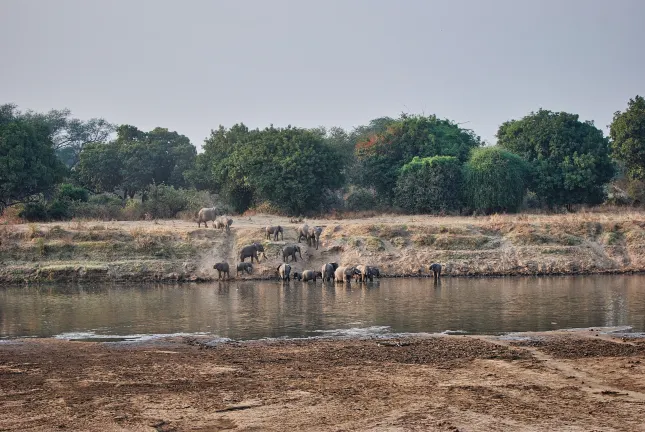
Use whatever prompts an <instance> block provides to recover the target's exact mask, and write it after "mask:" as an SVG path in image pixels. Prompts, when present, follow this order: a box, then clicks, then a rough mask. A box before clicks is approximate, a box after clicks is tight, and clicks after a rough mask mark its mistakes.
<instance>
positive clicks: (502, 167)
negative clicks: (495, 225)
mask: <svg viewBox="0 0 645 432" xmlns="http://www.w3.org/2000/svg"><path fill="white" fill-rule="evenodd" d="M463 172H464V198H465V201H466V203H467V205H468V206H469V208H470V209H471V210H476V211H480V212H484V213H486V214H490V213H493V212H499V213H503V212H516V211H518V210H519V209H520V206H521V205H522V201H523V199H524V195H525V194H526V183H527V178H528V176H529V172H530V169H529V166H528V164H527V162H526V161H525V160H523V159H522V158H521V157H519V156H518V155H516V154H513V153H511V152H509V151H508V150H504V149H502V148H500V147H483V148H479V149H475V150H473V152H472V154H471V156H470V159H468V161H467V162H466V163H465V164H464V168H463Z"/></svg>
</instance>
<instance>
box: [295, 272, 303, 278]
mask: <svg viewBox="0 0 645 432" xmlns="http://www.w3.org/2000/svg"><path fill="white" fill-rule="evenodd" d="M293 280H302V275H301V274H300V273H298V272H293Z"/></svg>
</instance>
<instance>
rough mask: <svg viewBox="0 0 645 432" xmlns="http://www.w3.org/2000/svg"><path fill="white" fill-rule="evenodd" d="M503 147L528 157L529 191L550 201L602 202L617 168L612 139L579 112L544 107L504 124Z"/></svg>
mask: <svg viewBox="0 0 645 432" xmlns="http://www.w3.org/2000/svg"><path fill="white" fill-rule="evenodd" d="M497 139H498V145H500V146H501V147H503V148H505V149H508V150H510V151H511V152H513V153H515V154H517V155H519V156H520V157H522V158H523V159H524V160H526V161H528V162H529V163H530V165H531V168H532V170H533V182H532V184H531V185H530V189H531V190H532V191H533V192H535V193H536V194H537V196H538V197H539V198H540V199H541V200H542V201H544V202H545V203H546V204H547V205H549V206H550V207H551V206H554V205H566V206H567V207H568V208H570V206H571V205H572V204H599V203H601V202H602V201H603V199H604V195H605V192H604V185H605V184H606V183H607V182H608V181H609V180H611V178H612V177H613V175H614V172H615V168H614V165H613V163H612V161H611V159H610V157H609V141H608V139H607V138H605V137H604V136H603V133H602V131H601V130H600V129H598V128H596V127H595V126H594V124H593V122H591V121H587V122H581V121H580V120H579V119H578V115H577V114H569V113H565V112H558V113H555V112H551V111H547V110H543V109H540V110H539V111H538V112H537V113H531V114H529V115H528V116H526V117H524V118H522V119H521V120H512V121H509V122H505V123H503V124H502V125H501V126H500V127H499V130H498V132H497Z"/></svg>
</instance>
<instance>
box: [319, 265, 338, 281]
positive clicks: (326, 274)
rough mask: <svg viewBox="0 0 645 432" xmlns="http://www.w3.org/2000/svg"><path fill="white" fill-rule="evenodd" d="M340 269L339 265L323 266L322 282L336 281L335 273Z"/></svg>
mask: <svg viewBox="0 0 645 432" xmlns="http://www.w3.org/2000/svg"><path fill="white" fill-rule="evenodd" d="M337 268H338V263H335V262H333V263H327V264H323V266H322V272H321V273H322V280H323V281H330V280H332V279H334V272H335V271H336V269H337Z"/></svg>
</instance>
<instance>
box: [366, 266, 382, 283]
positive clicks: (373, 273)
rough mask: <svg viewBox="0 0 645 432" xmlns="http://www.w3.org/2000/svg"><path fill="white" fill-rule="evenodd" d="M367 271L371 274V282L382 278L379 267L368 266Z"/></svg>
mask: <svg viewBox="0 0 645 432" xmlns="http://www.w3.org/2000/svg"><path fill="white" fill-rule="evenodd" d="M367 271H368V272H369V278H370V281H371V280H373V279H374V277H377V278H379V279H380V278H381V271H380V270H379V268H378V267H372V266H367Z"/></svg>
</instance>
